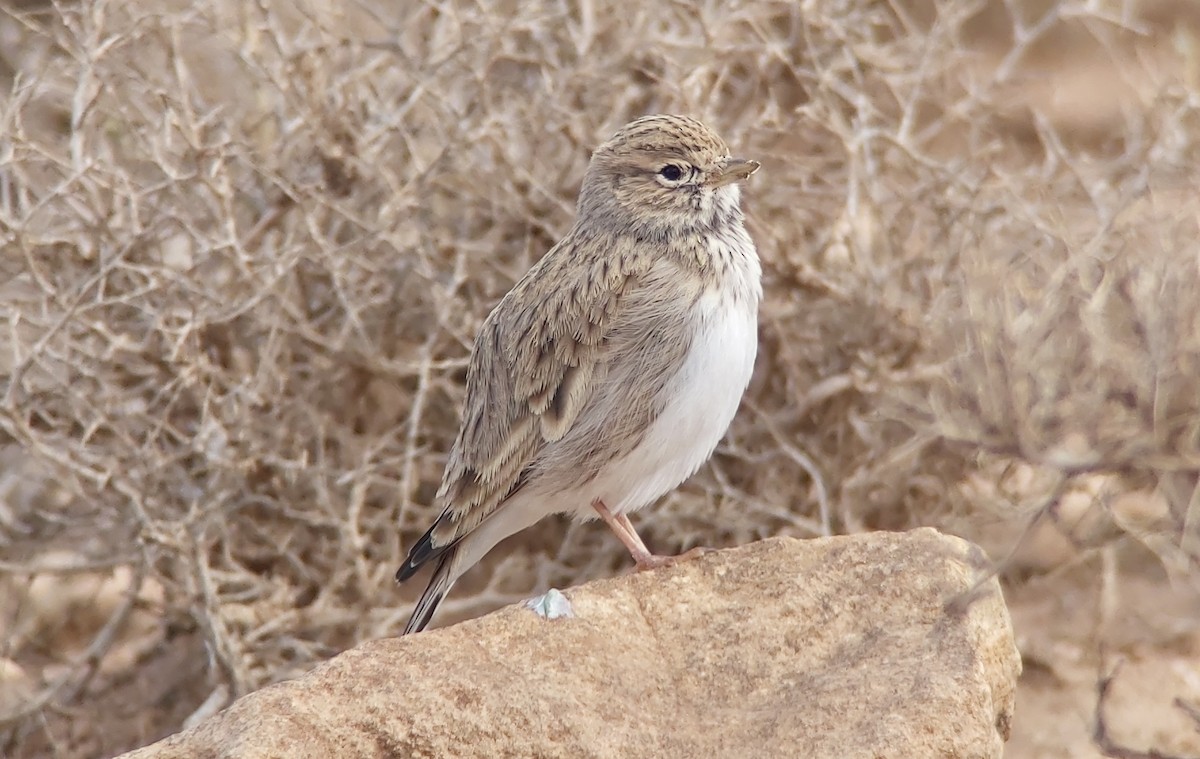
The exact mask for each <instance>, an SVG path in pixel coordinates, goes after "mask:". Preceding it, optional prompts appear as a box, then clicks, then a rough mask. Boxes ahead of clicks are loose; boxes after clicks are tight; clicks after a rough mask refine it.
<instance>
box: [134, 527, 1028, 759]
mask: <svg viewBox="0 0 1200 759" xmlns="http://www.w3.org/2000/svg"><path fill="white" fill-rule="evenodd" d="M984 563H985V559H984V557H983V556H982V554H981V552H979V550H978V549H977V548H975V547H974V546H972V545H971V544H969V543H966V542H964V541H962V540H959V539H957V538H951V537H946V536H943V535H941V534H939V533H937V532H935V531H933V530H930V529H921V530H916V531H913V532H909V533H874V534H868V535H857V536H851V537H839V538H830V539H822V540H810V541H801V540H794V539H785V538H776V539H771V540H766V541H763V542H761V543H756V544H753V545H749V546H745V547H742V548H737V549H733V550H728V551H722V552H719V553H715V554H711V555H708V556H705V557H703V558H700V559H697V560H695V561H690V562H686V563H683V564H681V565H678V566H676V567H672V568H669V569H664V570H659V571H655V572H650V573H645V574H639V575H631V576H625V577H620V578H616V579H611V580H603V581H598V582H593V583H590V584H588V585H585V586H582V587H579V588H574V589H571V590H568V591H566V596H567V597H568V598H569V599H570V602H571V605H572V606H573V608H574V613H575V616H574V617H573V618H559V619H554V620H547V619H543V618H541V617H539V616H537V615H536V614H535V613H534V612H532V611H530V610H529V609H528V608H525V607H522V606H513V607H509V608H506V609H503V610H501V611H499V612H497V613H495V614H491V615H488V616H486V617H483V618H481V619H477V620H472V621H470V622H465V623H463V624H459V625H456V626H453V627H450V628H446V629H443V630H437V631H433V632H427V633H422V634H420V635H416V636H410V637H407V638H398V639H390V640H378V641H372V642H369V643H365V644H363V645H361V646H359V647H357V648H355V649H353V650H351V651H347V652H346V653H344V654H342V655H340V656H338V657H336V658H334V659H332V660H330V661H329V662H326V663H325V664H323V665H321V666H320V667H317V668H316V669H315V670H313V671H312V672H311V673H309V674H307V675H305V676H303V677H300V678H298V679H296V680H292V681H289V682H284V683H280V684H277V685H274V686H271V687H268V688H264V689H263V690H261V691H258V692H256V693H252V694H250V695H248V696H246V697H244V698H242V699H240V700H238V701H237V702H235V703H234V704H233V705H232V706H231V707H229V708H228V709H226V710H225V711H223V712H221V713H220V714H217V715H216V716H214V717H213V718H211V719H209V720H208V721H206V722H204V723H201V724H200V725H198V726H196V727H195V728H192V729H191V730H187V731H185V732H183V733H180V734H178V735H175V736H172V737H170V738H167V739H166V740H163V741H160V742H159V743H156V744H154V745H152V746H149V747H146V748H143V749H140V750H138V751H134V752H132V753H130V754H126V755H125V756H127V757H136V759H151V758H152V757H153V758H154V759H166V758H168V757H170V758H171V759H175V758H184V757H187V758H192V757H205V759H208V758H210V757H211V758H215V757H242V758H257V757H329V756H354V757H449V756H454V757H476V756H477V757H506V756H521V757H625V756H646V757H658V756H663V757H668V756H669V757H693V756H696V757H724V756H739V757H759V756H761V757H787V756H796V757H801V756H802V757H872V758H873V759H874V758H881V757H916V756H920V757H999V756H1000V755H1001V753H1002V748H1003V743H1004V740H1005V739H1006V738H1007V735H1008V726H1009V724H1010V721H1011V719H1012V714H1013V700H1014V691H1015V689H1016V682H1017V675H1018V674H1019V672H1020V668H1021V665H1020V658H1019V655H1018V653H1017V649H1016V646H1015V644H1014V642H1013V635H1012V628H1011V625H1010V621H1009V616H1008V611H1007V609H1006V608H1005V606H1004V602H1003V600H1002V598H1001V596H1000V591H999V587H998V585H997V584H996V583H995V581H994V580H993V581H990V582H987V583H985V584H984V585H983V586H982V588H981V589H980V590H979V591H977V592H976V593H975V594H973V595H972V596H971V598H972V599H973V601H971V602H969V603H968V602H966V601H965V599H964V598H963V594H964V592H965V591H968V590H969V589H970V588H971V587H972V586H973V584H974V582H975V578H977V577H978V576H979V575H980V573H981V571H982V566H983V565H984Z"/></svg>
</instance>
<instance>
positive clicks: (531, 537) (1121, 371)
mask: <svg viewBox="0 0 1200 759" xmlns="http://www.w3.org/2000/svg"><path fill="white" fill-rule="evenodd" d="M1127 11H1128V9H1127V8H1125V6H1124V5H1123V4H1120V3H1115V2H1113V3H1097V2H1035V1H1033V0H1031V1H1030V2H1022V3H1017V2H1015V1H1010V2H1005V3H999V2H997V3H983V2H962V1H959V0H935V1H934V2H928V3H923V2H922V3H918V2H912V3H906V2H901V1H900V0H892V1H890V2H888V1H885V0H853V1H852V0H823V1H816V0H810V1H806V2H799V3H797V2H792V1H791V0H764V1H763V2H734V3H726V2H718V1H717V0H709V1H708V2H700V3H695V4H692V3H661V4H645V5H643V6H639V7H636V8H635V7H632V6H629V5H626V4H623V3H617V2H582V3H576V2H569V1H561V2H537V3H523V2H516V0H497V1H490V0H489V1H488V2H480V3H470V2H457V1H456V0H451V1H450V2H444V3H436V4H435V3H419V2H403V3H394V4H393V3H370V2H366V1H365V0H358V1H357V2H353V1H352V2H338V3H333V2H325V1H324V0H306V1H305V2H298V3H281V2H280V3H277V2H272V1H271V0H259V2H253V3H242V2H232V1H231V0H216V1H215V2H206V3H188V2H183V1H182V0H175V1H171V0H137V1H136V2H111V1H105V0H95V1H94V2H88V3H83V4H76V3H70V2H55V3H52V4H48V3H39V2H11V1H10V2H6V3H2V4H0V39H3V40H4V42H3V45H2V46H0V78H3V79H4V81H5V84H6V86H5V88H4V94H3V95H2V96H0V240H2V244H0V551H2V556H3V559H2V561H0V583H2V585H0V588H2V589H0V665H3V666H0V675H3V678H4V679H3V680H0V689H6V690H5V692H9V693H19V694H20V696H19V697H17V698H12V699H8V700H6V699H4V698H0V708H3V709H5V710H6V711H5V712H4V714H0V726H3V728H4V731H5V732H4V733H3V738H2V739H0V746H6V748H5V749H4V751H5V753H8V752H9V751H12V752H16V751H17V749H18V748H19V747H24V749H23V750H24V752H25V753H27V754H28V753H30V752H36V751H37V750H38V749H37V748H36V747H38V746H40V747H42V748H45V747H46V746H54V747H55V748H54V749H53V751H54V752H55V753H58V754H60V755H72V756H73V755H81V756H82V755H94V754H96V753H105V752H108V753H111V752H113V751H116V750H119V749H121V748H126V747H129V746H132V745H136V744H139V743H142V742H145V741H147V740H150V739H152V738H155V737H158V736H160V735H162V734H164V733H166V732H170V731H171V730H174V729H176V728H178V727H179V726H180V725H181V724H183V723H184V720H185V718H187V717H188V715H189V714H192V713H193V712H194V711H196V710H199V711H198V712H197V714H203V713H207V711H210V710H211V709H212V708H217V707H219V706H221V705H223V703H225V700H226V699H228V698H230V697H233V696H236V695H238V694H241V693H244V692H246V691H248V690H251V689H253V688H256V687H258V686H260V685H262V684H264V683H268V682H272V681H275V680H279V679H283V678H286V677H289V676H293V675H295V674H297V673H298V672H301V671H303V670H305V669H307V668H309V667H311V666H312V664H313V663H314V662H315V661H317V660H319V659H321V658H324V657H328V656H330V655H332V654H333V653H335V652H337V651H339V650H341V649H343V648H346V647H348V646H350V645H353V644H354V643H355V642H356V641H359V640H362V639H365V638H371V637H378V636H385V635H390V634H394V633H395V632H396V630H397V629H398V625H399V624H400V623H401V622H402V620H403V619H404V618H405V617H406V615H407V611H408V602H409V600H411V598H412V596H413V594H414V593H415V592H416V590H417V588H405V589H402V590H400V591H397V590H396V589H395V587H394V586H393V584H392V580H391V577H392V573H393V571H394V569H395V567H396V566H397V564H398V562H399V560H400V558H401V556H402V554H403V552H404V550H405V548H406V547H407V546H408V545H409V543H410V542H411V541H412V540H413V539H414V538H415V537H416V536H417V535H418V534H419V531H420V530H421V529H422V527H423V526H424V525H425V524H426V523H427V522H428V520H429V519H430V518H431V517H432V514H431V513H430V511H429V508H428V506H427V504H428V502H429V500H430V496H431V494H432V492H433V490H434V489H435V488H436V486H437V482H438V479H439V476H440V472H441V464H442V461H443V456H444V453H445V451H446V450H447V447H448V445H449V443H450V441H451V439H452V436H453V434H454V432H455V429H456V424H457V413H458V404H459V401H460V398H461V393H462V381H463V375H464V367H465V360H466V356H467V352H468V350H469V346H470V344H471V341H472V338H473V336H474V332H475V329H476V328H477V326H478V325H479V323H480V321H481V320H482V318H483V317H484V316H485V315H486V313H487V311H488V310H489V308H490V307H491V306H492V305H493V304H494V303H495V302H496V301H497V300H498V298H499V297H500V296H501V295H502V294H503V293H504V292H505V291H506V290H507V288H508V287H509V286H510V285H511V283H512V282H513V281H514V280H515V279H516V278H518V277H519V276H520V275H521V273H522V272H523V271H524V270H525V269H526V268H527V267H528V266H529V265H530V264H531V263H532V262H533V261H534V260H536V258H537V257H538V256H540V255H541V254H542V253H543V252H545V250H547V249H548V247H549V246H550V245H551V244H553V242H554V240H555V239H556V238H557V237H558V236H559V235H561V234H562V232H563V231H565V230H566V229H567V227H568V226H569V224H570V222H571V218H572V214H573V201H574V195H575V193H576V191H577V187H578V183H579V179H580V177H581V175H582V172H583V169H584V167H585V165H586V162H587V158H588V151H589V149H590V148H591V147H592V146H594V145H595V144H596V143H597V142H599V141H601V140H602V139H604V138H605V137H607V136H608V135H609V134H610V133H611V132H612V131H613V130H614V129H615V128H617V127H618V126H620V125H621V124H622V123H624V122H625V121H627V120H629V119H631V118H633V117H636V116H638V115H641V114H643V113H647V112H656V111H672V112H688V113H693V114H696V115H698V116H700V117H702V118H704V119H706V120H708V121H710V122H711V123H713V124H714V125H715V126H716V127H717V128H718V130H719V131H720V132H721V133H722V134H723V135H724V136H725V137H726V139H727V141H728V142H729V143H730V144H731V145H734V146H736V147H735V149H736V150H737V151H738V152H740V153H744V154H746V155H750V156H754V157H756V158H759V159H760V160H762V161H763V163H764V170H763V171H762V172H761V173H760V174H759V175H758V176H756V177H755V181H754V182H753V183H752V185H751V186H750V188H749V192H748V196H749V197H748V201H747V205H748V211H749V214H750V217H751V223H752V231H753V233H754V236H755V238H756V240H757V241H758V243H759V246H760V249H761V253H762V255H763V258H764V265H765V268H766V286H767V298H766V302H765V304H764V308H763V314H762V335H761V357H760V362H759V366H758V368H757V371H756V375H755V380H754V382H753V384H752V387H751V390H750V393H749V394H748V398H747V401H746V404H745V405H744V407H743V409H742V412H741V414H740V415H739V417H738V419H737V421H736V422H735V424H734V427H733V429H732V431H731V434H730V435H729V438H728V440H727V441H726V443H725V444H724V445H723V446H722V448H721V449H720V450H719V453H718V456H717V457H716V458H715V459H714V462H713V464H712V465H711V466H710V467H708V468H706V470H705V471H704V472H703V473H702V474H701V475H699V476H697V477H696V478H695V479H694V480H693V481H692V482H690V483H689V484H688V485H686V486H685V487H684V488H683V489H681V491H680V492H679V493H677V494H674V495H672V496H671V497H669V498H668V499H667V500H666V501H665V502H664V503H663V504H661V505H660V506H659V507H657V508H655V509H653V510H651V511H649V512H648V513H647V514H645V515H644V522H645V524H646V525H647V529H648V539H649V540H650V541H651V542H652V543H653V544H656V545H658V546H660V547H661V548H663V549H677V548H682V547H686V546H687V545H690V544H695V543H706V544H710V545H728V544H734V543H741V542H746V541H749V540H753V539H755V538H759V537H762V536H766V535H777V534H790V535H798V536H813V535H820V534H827V533H831V532H847V531H855V530H862V529H868V528H902V527H907V526H911V525H915V524H921V523H925V524H949V523H950V521H949V520H951V517H953V516H954V515H956V514H957V515H961V514H962V513H964V512H970V511H971V510H972V509H977V508H980V506H979V499H978V498H976V497H973V496H972V493H976V494H977V493H978V492H979V491H978V488H977V487H975V486H977V485H978V482H977V481H975V482H971V478H972V477H974V478H976V480H977V479H978V477H979V476H980V473H981V472H982V473H984V474H986V475H987V476H988V477H992V478H993V479H994V480H995V481H996V482H995V483H993V484H995V485H996V488H998V489H1002V488H1001V486H1002V485H1003V483H1002V482H1001V480H1002V479H1003V477H1004V476H1005V475H1004V472H1005V471H1006V470H1007V468H1008V467H1010V466H1012V465H1015V464H1017V463H1020V464H1022V465H1025V466H1032V467H1034V468H1036V469H1037V470H1038V471H1039V472H1042V473H1043V474H1044V473H1046V472H1049V473H1051V475H1052V476H1051V477H1049V481H1050V484H1049V485H1047V486H1046V487H1044V488H1042V489H1041V491H1042V492H1043V493H1044V494H1048V495H1047V496H1046V500H1044V503H1051V504H1052V503H1053V502H1054V498H1053V496H1054V495H1055V494H1056V493H1061V492H1062V488H1063V487H1065V485H1064V483H1069V482H1071V481H1072V480H1073V478H1076V477H1079V476H1081V475H1093V474H1098V473H1102V474H1107V475H1111V476H1114V477H1116V478H1118V479H1119V480H1120V481H1122V482H1128V483H1130V487H1135V488H1146V489H1150V490H1154V489H1155V488H1157V489H1158V492H1160V493H1162V494H1164V497H1165V498H1166V500H1167V501H1168V502H1169V503H1170V508H1169V509H1168V512H1167V514H1166V516H1164V517H1163V518H1162V519H1161V520H1159V522H1156V523H1155V525H1154V530H1156V531H1158V533H1161V534H1166V535H1167V536H1168V537H1169V539H1168V540H1166V541H1165V542H1164V543H1163V544H1164V545H1169V546H1174V548H1175V549H1177V550H1178V551H1179V552H1182V553H1181V555H1182V557H1183V566H1185V567H1188V568H1191V569H1194V568H1195V563H1196V556H1197V550H1196V544H1195V532H1196V527H1195V525H1196V522H1197V517H1198V516H1200V507H1198V506H1197V500H1198V498H1197V494H1196V492H1195V487H1194V486H1195V481H1196V480H1195V473H1196V471H1197V469H1198V468H1200V455H1198V451H1197V446H1198V442H1200V430H1198V428H1197V420H1198V419H1200V416H1198V415H1197V410H1198V409H1197V406H1198V404H1200V400H1198V399H1200V380H1198V379H1197V378H1198V377H1200V365H1198V364H1200V309H1198V308H1197V303H1200V268H1198V267H1200V263H1198V261H1200V257H1198V256H1197V244H1198V243H1197V241H1198V240H1200V230H1198V229H1197V226H1198V224H1197V219H1198V218H1200V216H1198V215H1197V212H1198V211H1200V208H1198V205H1197V204H1198V201H1197V200H1196V197H1195V188H1196V187H1197V186H1198V184H1200V169H1198V168H1197V167H1200V155H1198V152H1200V151H1198V147H1200V137H1198V135H1200V123H1197V122H1198V119H1197V105H1198V103H1200V100H1198V90H1197V89H1196V87H1195V86H1194V85H1195V84H1196V82H1195V81H1194V79H1195V77H1194V76H1189V73H1193V74H1194V72H1195V71H1196V70H1197V66H1196V64H1195V61H1194V60H1193V58H1194V54H1193V53H1192V52H1191V51H1192V50H1194V44H1193V45H1192V46H1190V47H1189V44H1185V43H1189V41H1190V40H1192V39H1194V38H1193V37H1189V36H1187V34H1186V33H1185V32H1180V33H1178V34H1176V36H1175V37H1174V38H1173V39H1174V40H1175V42H1176V44H1175V46H1174V47H1171V46H1169V45H1164V46H1157V47H1155V46H1150V47H1152V48H1153V49H1154V50H1155V51H1156V54H1157V55H1160V56H1166V57H1167V60H1168V62H1169V63H1170V64H1171V66H1168V67H1166V68H1167V69H1168V70H1170V71H1175V72H1177V74H1178V75H1173V76H1169V77H1161V78H1158V79H1155V78H1153V77H1152V76H1151V75H1150V74H1148V73H1147V72H1148V71H1150V70H1151V68H1150V67H1148V66H1146V65H1144V64H1145V62H1144V61H1141V60H1140V59H1137V58H1136V56H1134V57H1130V59H1129V64H1128V69H1126V70H1124V71H1125V74H1126V75H1127V76H1126V77H1125V78H1124V79H1122V80H1120V81H1114V82H1112V83H1111V88H1112V90H1111V92H1112V95H1111V98H1109V100H1114V101H1115V102H1117V103H1118V104H1119V107H1117V108H1115V109H1114V108H1111V107H1110V108H1109V109H1108V110H1107V111H1105V113H1106V114H1107V116H1106V118H1109V117H1111V118H1115V119H1117V120H1118V123H1117V125H1116V128H1106V129H1101V130H1091V131H1089V130H1087V129H1082V128H1078V127H1077V125H1075V124H1073V123H1072V122H1070V120H1069V119H1065V118H1063V117H1062V114H1061V113H1060V112H1058V111H1056V110H1055V107H1054V104H1053V103H1045V102H1041V101H1038V100H1037V99H1036V97H1035V98H1032V99H1031V98H1027V97H1024V95H1027V94H1028V93H1029V91H1030V89H1029V87H1027V86H1023V85H1025V84H1028V82H1029V81H1032V80H1033V79H1035V78H1036V77H1034V73H1036V72H1037V71H1038V68H1037V67H1038V66H1039V65H1042V66H1044V65H1046V63H1045V61H1046V59H1047V56H1048V55H1051V54H1052V51H1053V50H1052V49H1053V46H1054V45H1056V44H1061V43H1062V40H1063V39H1064V38H1065V39H1068V40H1070V39H1075V38H1077V37H1078V36H1079V35H1081V34H1082V35H1084V36H1085V37H1086V38H1087V39H1088V40H1090V41H1091V42H1092V43H1095V44H1094V45H1093V47H1097V46H1098V47H1099V48H1100V49H1102V50H1107V49H1108V48H1107V47H1105V46H1117V45H1118V44H1120V45H1125V46H1126V47H1130V46H1132V49H1135V50H1136V49H1142V48H1138V44H1139V40H1144V39H1148V38H1154V35H1163V34H1165V32H1164V31H1163V30H1162V29H1161V28H1159V27H1155V26H1153V23H1152V21H1147V20H1145V19H1144V18H1141V17H1139V16H1138V15H1137V14H1134V13H1132V12H1127ZM1177 31H1178V30H1177ZM1185 31H1186V30H1185ZM1056 35H1057V36H1056ZM1164 49H1166V52H1164ZM1177 59H1178V60H1177ZM1176 64H1178V65H1176ZM1154 70H1158V71H1161V70H1162V68H1159V69H1154ZM1031 72H1033V73H1031ZM1043 75H1044V72H1043ZM1118 90H1120V92H1118ZM1088 91H1089V92H1091V91H1092V90H1088ZM1118 96H1119V97H1118ZM1098 99H1099V100H1100V101H1102V102H1103V103H1104V104H1105V105H1108V100H1106V99H1105V98H1104V97H1099V98H1098ZM1106 123H1107V124H1108V126H1109V127H1111V126H1112V125H1111V123H1108V122H1106ZM968 484H970V485H971V487H966V485H968ZM1034 500H1035V501H1036V499H1034ZM1026 506H1028V504H1025V506H1022V504H1020V503H1017V502H1015V501H1010V502H1005V505H1004V506H1003V507H1002V508H1003V509H1008V510H1010V511H1012V512H1013V514H1019V513H1023V510H1024V511H1028V509H1027V508H1026ZM1189 530H1190V531H1191V533H1190V534H1191V535H1192V537H1191V538H1189V539H1186V540H1185V539H1182V536H1185V535H1186V534H1188V531H1189ZM1171 536H1173V537H1171ZM623 565H624V562H623V558H622V556H621V550H620V549H619V546H617V545H616V542H615V541H612V540H611V539H609V538H608V537H607V536H605V535H603V534H602V531H599V530H595V529H593V528H592V527H577V526H567V525H563V524H549V525H545V526H541V527H539V528H536V529H534V530H531V531H530V533H529V534H528V535H525V536H521V537H520V538H517V539H515V540H514V541H512V542H510V544H509V545H507V546H505V547H502V548H501V549H500V550H498V551H497V555H496V556H495V557H493V558H492V559H490V560H489V562H487V563H486V566H484V567H482V568H481V569H480V570H479V571H477V572H475V573H473V574H472V575H471V576H469V577H468V578H467V579H466V580H464V582H463V583H462V584H461V585H460V587H459V589H458V590H457V592H456V594H455V596H454V597H453V598H452V599H451V601H450V602H449V603H448V604H447V608H446V614H445V615H444V616H443V621H450V620H453V619H455V618H461V617H463V616H468V615H474V614H479V613H482V612H484V611H486V610H488V609H490V608H493V607H494V606H496V605H498V604H501V603H505V602H509V601H513V600H516V599H518V598H521V597H524V596H527V595H529V594H531V593H532V592H534V591H535V590H537V589H539V588H544V587H545V586H547V585H550V584H557V585H564V584H569V583H572V582H577V581H580V580H583V579H587V578H589V577H593V576H598V575H602V574H611V573H612V572H614V571H616V570H617V569H618V568H619V567H622V566H623ZM78 577H87V578H90V579H88V582H90V583H91V584H90V585H84V586H82V587H83V588H84V590H83V591H80V590H79V587H80V586H78V585H72V578H78ZM97 578H99V579H97ZM72 587H73V588H75V589H74V590H71V588H72ZM81 593H82V594H81ZM73 594H74V595H73ZM56 599H57V600H56ZM63 599H68V600H63ZM70 599H74V600H73V601H72V600H70ZM64 618H66V619H70V620H71V624H70V625H64V624H63V619H64ZM131 629H133V630H137V631H140V632H139V633H138V634H137V635H136V636H132V637H131V633H130V632H129V630H131ZM130 641H132V642H130ZM122 652H124V653H122ZM114 661H116V662H118V664H113V662H114ZM206 699H207V701H206ZM135 716H136V719H135ZM112 720H125V721H126V722H125V725H126V727H125V728H124V729H121V730H114V729H99V728H98V727H97V725H100V724H103V723H104V722H106V721H107V723H108V724H109V725H111V724H112ZM31 746H33V747H35V748H29V747H31Z"/></svg>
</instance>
